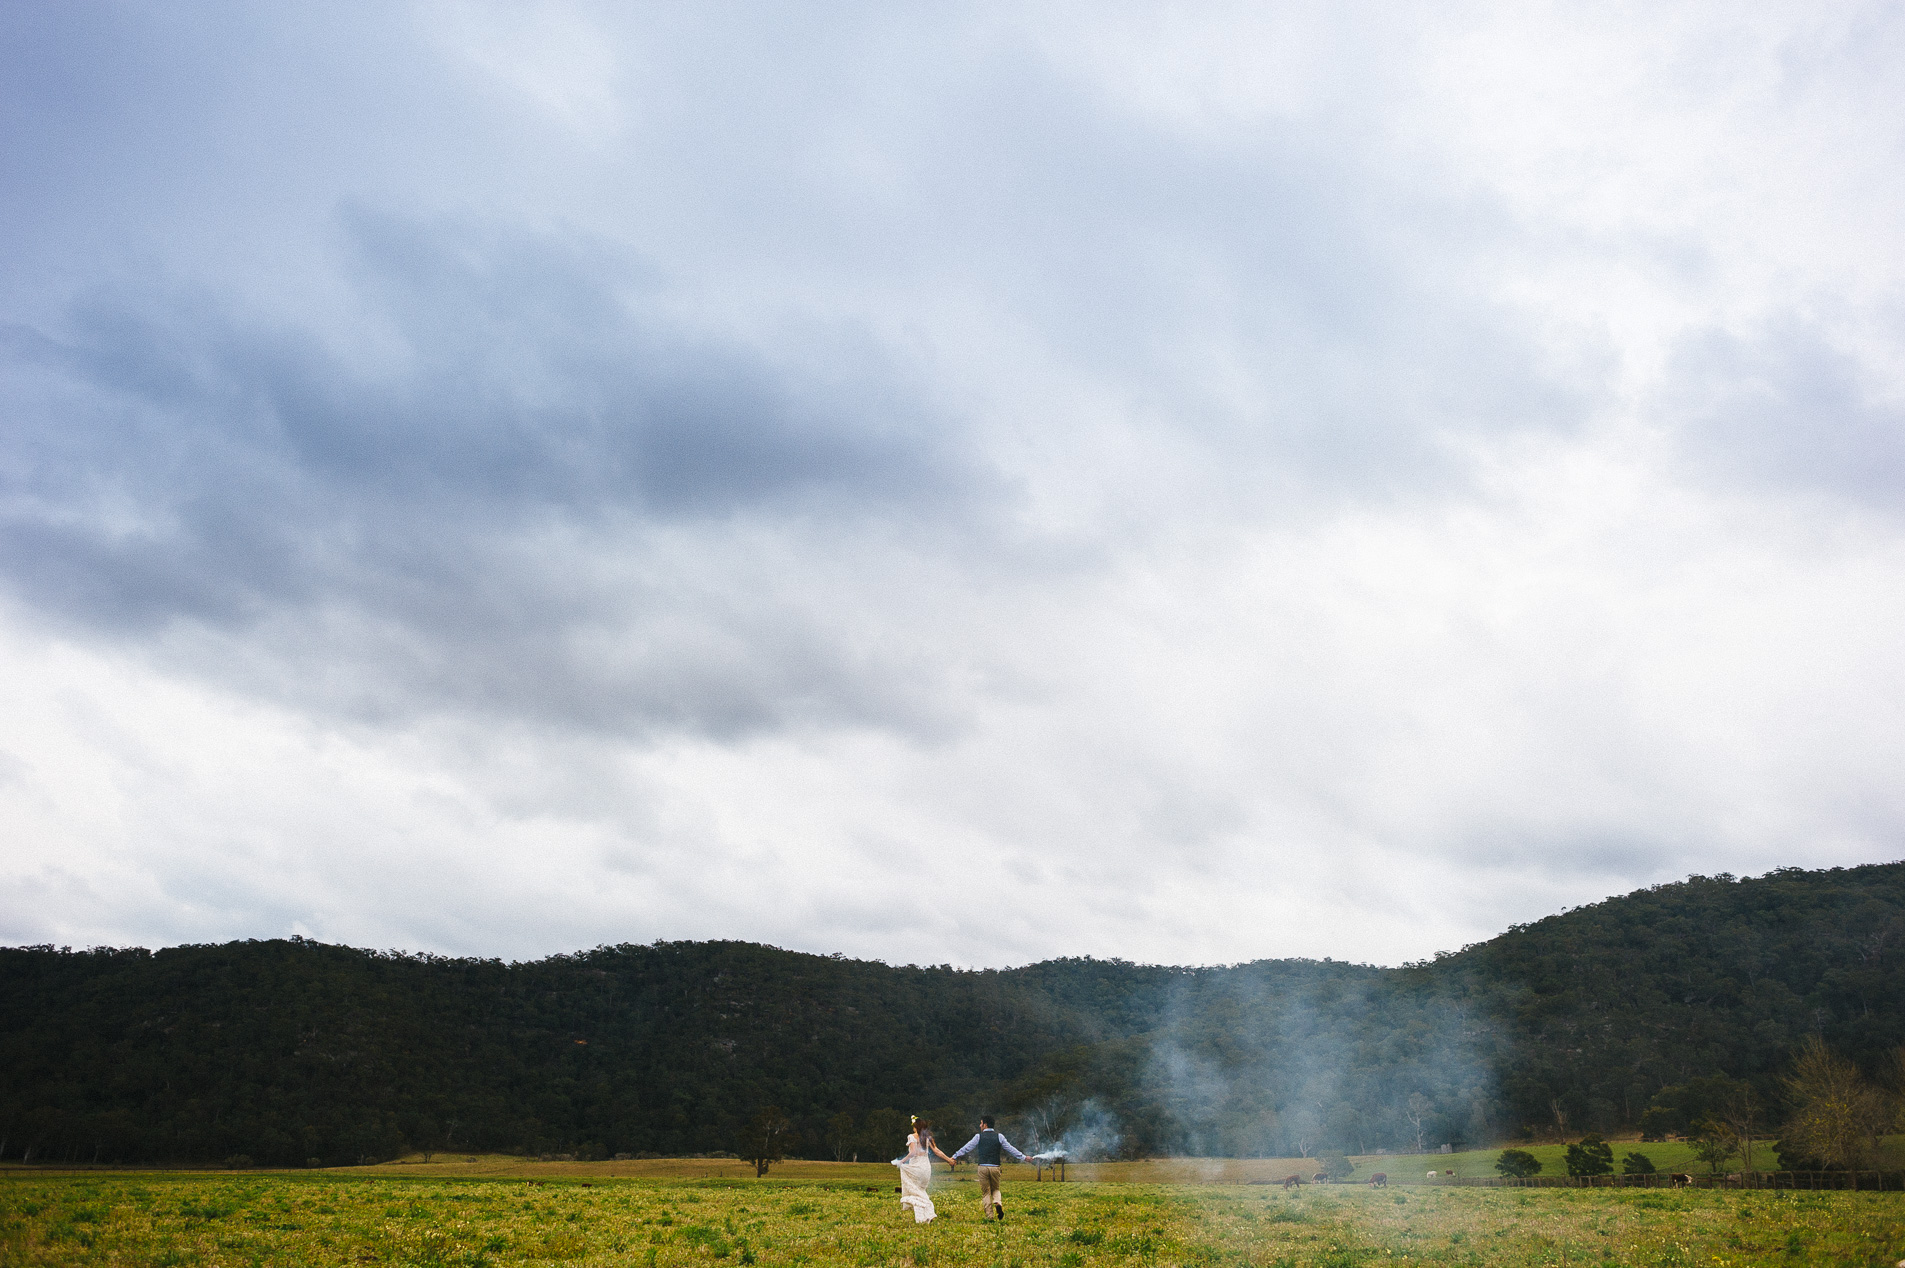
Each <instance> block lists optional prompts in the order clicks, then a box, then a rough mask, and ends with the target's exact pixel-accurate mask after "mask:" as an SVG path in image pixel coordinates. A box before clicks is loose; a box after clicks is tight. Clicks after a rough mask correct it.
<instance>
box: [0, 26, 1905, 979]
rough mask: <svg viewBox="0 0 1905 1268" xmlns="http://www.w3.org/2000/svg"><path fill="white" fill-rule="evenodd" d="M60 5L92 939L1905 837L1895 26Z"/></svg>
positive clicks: (1248, 952) (18, 365)
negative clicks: (435, 883)
mask: <svg viewBox="0 0 1905 1268" xmlns="http://www.w3.org/2000/svg"><path fill="white" fill-rule="evenodd" d="M0 22H4V23H6V36H7V37H6V38H4V39H0V126H3V127H4V128H5V129H6V131H7V134H8V135H9V136H10V137H13V138H17V141H18V143H17V144H13V145H9V146H7V147H5V148H4V150H0V222H4V223H6V224H7V225H8V247H7V251H8V266H9V267H8V268H7V269H6V270H5V271H4V272H3V273H0V277H4V281H0V419H4V423H3V424H0V426H3V427H4V431H3V432H0V649H5V654H6V655H8V656H10V657H12V658H13V661H14V664H12V665H10V666H9V668H12V669H14V670H15V672H13V673H10V674H8V675H6V676H5V678H6V681H5V682H4V683H0V693H4V698H0V748H4V750H5V751H8V752H13V753H17V754H21V755H23V757H24V758H25V759H26V761H27V764H26V766H25V767H24V768H23V769H22V770H16V771H14V772H13V773H12V776H11V778H9V779H8V780H7V781H5V782H4V783H0V813H4V814H5V815H6V816H7V817H8V826H9V827H10V828H11V829H12V832H11V835H12V837H13V838H14V839H19V840H34V841H44V842H47V844H46V845H45V846H44V848H43V849H40V850H39V852H37V853H29V854H26V855H23V856H22V858H21V860H20V861H18V862H16V863H13V864H11V865H10V866H11V867H12V868H13V870H11V871H0V885H5V886H6V887H7V888H6V890H5V892H7V893H10V894H14V895H15V896H16V897H19V898H20V901H21V902H23V903H25V902H30V903H32V904H34V905H35V910H36V911H37V912H39V913H40V914H38V915H36V916H35V917H34V919H35V920H36V921H38V922H39V923H37V924H35V925H34V928H35V930H36V931H41V932H36V933H35V935H34V936H36V937H38V936H48V937H61V938H68V937H70V938H74V939H80V940H83V939H85V938H87V937H95V938H100V939H108V938H119V937H137V936H142V935H140V934H139V933H138V931H139V930H158V931H160V935H162V936H165V937H171V936H174V934H175V933H176V934H177V936H186V934H185V933H178V931H181V930H184V931H188V932H189V933H190V936H194V937H210V936H217V935H218V931H220V930H226V931H229V932H232V933H265V932H282V931H283V930H282V929H281V928H280V926H282V925H283V924H285V923H286V922H287V921H290V922H292V923H295V924H297V925H299V926H300V931H301V932H305V933H309V934H312V935H315V936H340V937H348V938H351V939H353V940H358V941H370V942H376V943H384V944H388V943H404V942H408V943H410V944H422V945H429V946H433V947H437V948H440V949H455V950H464V951H475V952H484V953H490V952H493V951H494V950H496V949H497V948H507V949H508V950H509V951H510V952H511V953H524V954H527V953H535V952H539V951H550V950H559V949H562V948H563V947H564V946H567V945H570V944H572V943H574V942H576V941H586V940H588V939H591V938H600V939H606V940H611V941H613V940H621V939H625V938H636V939H641V938H644V937H648V936H715V935H718V936H752V937H764V938H769V939H772V940H777V941H781V942H784V943H787V944H790V945H797V946H805V947H812V948H814V949H819V950H824V951H832V950H836V949H845V950H850V951H853V952H855V953H860V954H877V955H880V956H882V957H883V958H893V959H901V958H906V957H908V956H914V957H918V958H923V959H927V960H933V961H937V960H939V959H943V958H945V957H946V956H948V955H955V956H959V957H962V958H963V959H965V960H966V961H968V962H998V961H999V960H1000V959H1001V958H1002V957H1005V958H1029V957H1032V956H1036V955H1042V954H1054V953H1072V952H1078V951H1089V952H1092V953H1095V954H1114V955H1127V956H1134V957H1151V958H1196V959H1228V960H1240V959H1248V958H1253V957H1256V956H1259V955H1266V954H1288V953H1309V954H1331V955H1339V956H1341V955H1352V956H1360V957H1368V958H1387V959H1400V958H1407V957H1411V956H1420V955H1423V954H1427V953H1428V952H1430V951H1432V950H1434V949H1436V948H1437V947H1441V946H1449V945H1456V944H1459V943H1460V942H1463V941H1470V940H1474V939H1475V938H1477V937H1479V936H1484V935H1486V934H1487V933H1489V932H1491V931H1492V930H1493V929H1494V928H1498V927H1499V926H1500V925H1501V924H1504V923H1506V922H1507V921H1508V920H1510V919H1526V918H1529V917H1532V916H1536V915H1539V914H1541V912H1542V910H1544V909H1545V907H1546V906H1553V905H1560V904H1565V903H1572V902H1579V901H1585V900H1588V899H1592V898H1597V897H1600V896H1602V895H1603V894H1605V893H1607V892H1610V891H1611V890H1615V889H1618V888H1621V887H1624V886H1629V885H1635V884H1642V883H1647V882H1651V881H1655V880H1659V879H1664V878H1666V877H1669V876H1672V875H1675V874H1678V873H1679V872H1680V871H1683V870H1687V871H1691V870H1702V871H1711V870H1730V871H1735V872H1742V873H1744V872H1749V871H1752V870H1756V869H1757V868H1760V867H1765V866H1772V865H1775V864H1780V863H1794V862H1801V863H1803V862H1810V861H1827V860H1830V861H1834V862H1857V861H1864V860H1866V859H1870V858H1873V857H1878V856H1880V855H1882V854H1884V853H1885V852H1886V851H1889V850H1892V849H1894V848H1895V847H1894V846H1893V845H1892V844H1891V843H1892V842H1894V841H1895V840H1896V833H1897V828H1898V825H1899V823H1900V822H1901V820H1900V819H1899V814H1898V809H1897V805H1896V798H1895V797H1894V796H1892V794H1891V793H1890V791H1889V790H1890V789H1891V788H1892V786H1893V785H1894V784H1895V780H1893V779H1892V776H1891V773H1890V771H1889V769H1885V768H1883V766H1882V764H1881V763H1878V762H1877V761H1876V760H1875V759H1873V758H1872V757H1871V756H1870V755H1872V754H1875V753H1876V754H1883V753H1887V752H1891V751H1895V750H1896V747H1897V743H1898V742H1900V740H1901V738H1902V737H1900V736H1899V735H1898V734H1897V726H1896V724H1895V722H1894V721H1892V719H1893V718H1894V717H1896V716H1897V715H1896V712H1895V711H1894V712H1887V710H1886V702H1888V701H1893V700H1896V699H1897V697H1898V695H1899V693H1900V692H1901V690H1905V684H1902V683H1901V681H1900V679H1899V677H1898V671H1897V670H1896V669H1895V668H1894V666H1896V665H1897V664H1899V663H1901V662H1900V658H1898V657H1897V656H1896V654H1895V653H1896V649H1895V648H1894V647H1892V646H1890V640H1889V638H1888V636H1886V635H1885V634H1884V633H1882V632H1883V631H1888V630H1891V629H1895V628H1897V626H1898V623H1899V620H1901V619H1905V614H1902V613H1899V612H1898V611H1896V606H1897V605H1896V604H1895V603H1894V602H1893V601H1892V600H1891V599H1890V598H1889V596H1890V595H1892V594H1895V593H1905V587H1901V586H1900V585H1899V584H1898V582H1899V577H1898V575H1897V573H1898V569H1897V564H1896V559H1897V557H1898V556H1897V554H1896V550H1895V547H1896V532H1897V531H1898V530H1897V528H1896V525H1895V524H1893V520H1895V518H1896V517H1891V518H1890V519H1888V518H1887V517H1885V516H1879V517H1872V516H1870V515H1869V511H1870V510H1871V508H1872V507H1874V506H1879V507H1885V508H1893V507H1895V505H1896V499H1897V492H1896V491H1897V489H1898V488H1899V487H1900V481H1899V479H1898V476H1899V475H1900V472H1899V464H1900V454H1899V435H1900V428H1899V419H1898V416H1897V410H1896V408H1895V406H1896V401H1895V400H1894V397H1895V395H1896V393H1895V391H1894V390H1893V389H1892V387H1891V385H1892V384H1894V383H1896V382H1898V381H1899V378H1898V365H1897V363H1896V356H1895V351H1893V349H1895V346H1896V342H1897V341H1896V339H1895V337H1894V336H1895V333H1896V298H1895V297H1896V294H1897V287H1898V278H1897V276H1896V269H1895V267H1894V265H1893V263H1892V261H1894V260H1895V259H1896V251H1895V250H1894V249H1893V248H1894V246H1895V242H1894V238H1895V236H1896V233H1897V230H1896V228H1895V221H1896V216H1895V214H1893V213H1894V212H1895V207H1896V202H1897V194H1898V192H1899V190H1898V182H1899V179H1900V178H1899V177H1897V176H1896V174H1895V173H1896V171H1897V166H1898V165H1897V164H1896V163H1895V162H1893V161H1892V159H1893V158H1895V156H1894V155H1891V153H1890V150H1889V149H1887V148H1886V147H1887V146H1888V145H1889V142H1888V141H1887V140H1886V138H1887V137H1890V136H1893V135H1895V134H1896V130H1897V127H1898V126H1899V123H1900V120H1901V116H1902V115H1905V109H1902V108H1901V107H1900V106H1899V105H1898V103H1897V102H1896V100H1895V98H1896V94H1895V93H1892V92H1890V91H1889V89H1890V80H1889V78H1888V70H1889V68H1890V67H1891V66H1892V65H1894V64H1895V63H1896V60H1897V59H1896V58H1895V57H1890V56H1888V55H1886V53H1885V50H1887V49H1890V48H1892V47H1894V46H1895V44H1896V41H1897V39H1898V38H1899V36H1900V34H1901V32H1905V26H1901V24H1899V23H1898V22H1897V21H1896V19H1894V18H1892V17H1890V16H1889V15H1888V14H1887V13H1885V12H1883V11H1882V10H1881V8H1880V7H1879V6H1865V7H1864V8H1862V9H1860V8H1859V7H1857V6H1855V11H1854V12H1850V13H1846V14H1834V15H1827V16H1824V17H1819V18H1817V19H1816V20H1814V19H1808V20H1807V21H1805V22H1801V21H1799V20H1798V19H1796V18H1794V17H1793V16H1792V15H1779V14H1775V15H1772V16H1769V17H1768V18H1767V19H1766V20H1765V21H1764V23H1763V24H1761V25H1757V26H1754V27H1752V28H1751V29H1750V30H1744V31H1743V30H1741V29H1740V28H1739V24H1738V23H1737V21H1736V15H1735V14H1733V13H1732V12H1731V11H1728V10H1725V9H1724V8H1722V7H1719V6H1714V7H1712V8H1710V9H1705V10H1701V9H1697V8H1696V9H1695V10H1693V11H1690V12H1689V13H1688V14H1687V15H1686V16H1685V19H1684V21H1682V22H1676V23H1674V24H1665V23H1656V22H1654V21H1651V20H1648V19H1646V18H1645V16H1644V15H1643V17H1641V18H1637V19H1635V20H1634V21H1631V22H1629V23H1626V24H1622V25H1620V26H1619V28H1618V29H1615V28H1614V26H1613V25H1612V24H1604V23H1603V24H1596V23H1591V22H1577V21H1576V20H1574V19H1573V18H1572V17H1570V16H1569V15H1561V14H1548V15H1539V16H1525V15H1524V16H1523V17H1520V18H1515V19H1513V20H1509V19H1506V18H1497V17H1495V16H1492V15H1487V14H1479V13H1476V14H1467V15H1460V16H1451V15H1450V14H1448V13H1447V12H1446V11H1444V10H1442V9H1436V8H1431V7H1427V6H1425V7H1423V8H1421V9H1419V10H1410V9H1408V8H1406V7H1405V8H1403V9H1396V8H1394V7H1393V6H1389V7H1385V8H1384V9H1382V10H1381V12H1379V13H1378V12H1374V11H1372V12H1369V13H1362V14H1352V15H1347V16H1346V15H1345V14H1343V13H1342V12H1341V11H1340V10H1337V9H1331V8H1328V7H1322V6H1319V7H1318V8H1317V9H1315V10H1314V11H1308V10H1303V9H1301V8H1296V9H1291V8H1288V7H1285V8H1281V9H1279V10H1277V11H1276V12H1274V13H1269V12H1264V13H1258V12H1255V11H1245V10H1239V11H1233V12H1225V13H1221V14H1220V13H1208V14H1196V15H1188V14H1185V15H1176V16H1166V15H1161V14H1159V13H1157V12H1155V11H1154V10H1152V9H1147V8H1145V7H1143V6H1130V7H1128V8H1120V7H1119V6H1116V5H1112V6H1109V7H1106V6H1092V7H1091V8H1090V9H1088V10H1087V9H1081V10H1078V11H1067V10H1064V9H1049V10H1043V11H1040V12H1039V13H1036V14H1032V13H1029V12H1007V11H992V12H984V11H981V12H961V13H957V14H954V13H950V12H949V13H943V14H939V13H936V14H922V13H918V12H912V11H906V10H900V9H892V8H869V9H865V10H859V11H855V10H851V9H849V10H838V11H832V12H830V13H829V14H826V15H822V16H815V15H811V14H800V13H794V12H791V11H790V12H788V13H783V14H767V13H763V12H762V11H761V10H759V8H758V7H735V8H733V9H726V8H722V7H720V6H714V7H709V6H700V7H696V8H693V9H682V8H680V7H678V6H676V7H667V6H656V7H654V8H651V9H647V10H639V11H631V10H627V9H624V8H622V7H619V6H601V5H591V4H587V3H573V4H570V3H560V2H553V0H552V3H549V4H547V5H543V6H539V7H536V8H534V9H525V8H522V7H519V6H513V5H494V6H486V5H483V4H471V5H459V6H448V5H436V4H430V3H424V4H420V5H418V6H416V7H413V8H409V9H403V10H393V9H391V8H390V7H389V6H387V5H364V6H355V7H353V6H348V5H347V6H342V7H338V6H331V7H327V8H326V9H325V10H324V11H323V12H321V13H320V12H317V11H313V12H312V13H309V14H305V13H301V12H300V13H293V12H290V11H284V12H262V11H258V10H256V9H252V8H246V7H244V6H235V5H221V4H213V3H206V4H188V5H174V6H169V7H167V8H165V9H163V10H159V9H151V10H127V9H111V8H88V7H85V6H73V5H66V6H40V7H38V8H21V7H18V6H16V8H15V9H14V10H12V11H9V12H8V13H7V14H6V15H5V17H4V18H0ZM1687 67H1699V68H1701V70H1700V77H1698V78H1689V77H1688V76H1687V75H1685V74H1684V73H1683V72H1684V71H1685V68H1687ZM1676 68H1678V69H1676ZM1714 84H1727V85H1730V86H1731V87H1730V88H1729V91H1728V94H1727V95H1726V96H1725V97H1724V99H1722V98H1720V97H1717V96H1716V95H1715V94H1714V92H1713V90H1712V85H1714ZM1663 438H1664V439H1663ZM1875 520H1876V521H1878V522H1877V523H1874V521H1875ZM1848 524H1856V525H1858V529H1857V531H1856V532H1852V531H1847V529H1846V525H1848ZM1888 525H1891V526H1888ZM96 716H104V717H109V718H112V719H114V720H115V723H116V725H117V727H118V729H117V730H115V731H114V732H113V734H114V735H115V736H116V737H118V738H116V739H115V740H114V741H113V743H110V744H102V743H100V742H99V741H98V738H97V736H98V733H99V728H98V727H96V726H95V725H94V723H93V722H92V721H89V719H91V718H94V717H96ZM1795 719H1803V726H1797V725H1796V724H1795ZM314 790H316V791H314ZM1742 807H1746V808H1744V809H1743V808H1742ZM129 825H132V826H129ZM340 840H367V841H377V842H380V843H382V844H381V845H380V846H379V848H378V850H376V851H370V852H367V853H363V854H354V855H351V856H350V857H349V858H348V859H347V860H345V861H336V859H335V858H334V850H335V843H336V842H338V841H340ZM232 842H239V843H242V846H243V848H239V847H238V846H232V845H231V843H232ZM218 843H224V844H218ZM1796 843H1797V844H1796ZM227 846H230V848H226V847H227ZM36 848H38V847H36ZM69 856H70V861H69ZM524 859H530V860H533V861H534V862H533V863H531V864H525V863H523V862H522V860H524ZM452 867H460V868H467V875H466V876H465V877H464V879H463V881H462V883H461V884H460V886H459V887H458V888H457V889H456V898H455V905H456V907H457V908H458V910H457V911H456V912H445V911H443V910H436V909H432V908H431V906H430V903H429V900H428V898H427V896H426V895H427V893H428V890H429V887H428V885H427V884H420V883H418V881H417V879H416V878H417V877H419V876H426V877H427V876H429V875H431V874H435V873H440V872H442V871H444V870H447V869H450V868H452ZM61 869H65V870H61ZM975 875H983V876H987V877H998V878H1001V879H999V880H998V881H997V882H996V884H997V886H998V887H999V888H1000V890H1001V891H1002V892H1001V895H1000V897H1001V903H1000V910H998V911H994V912H990V913H988V912H986V911H980V910H978V909H976V908H975V909H970V910H969V909H967V908H965V907H962V906H959V905H957V904H952V903H935V904H933V907H932V911H931V913H930V918H925V917H922V918H919V919H911V920H909V919H903V918H900V917H899V916H898V915H897V913H913V912H915V911H916V909H917V908H918V906H919V905H920V904H921V898H920V896H921V895H922V894H935V895H937V894H955V893H956V894H964V893H967V892H968V891H969V889H970V888H971V882H972V878H973V877H974V876H975ZM285 876H296V877H298V878H299V879H298V881H297V883H296V885H294V886H293V885H289V884H288V883H287V882H285V881H284V880H283V879H282V878H283V877H285ZM153 894H159V895H162V896H164V895H169V897H161V898H158V899H151V898H150V897H149V896H150V895H153ZM62 895H64V897H62ZM22 896H23V897H22ZM195 899H198V900H202V901H198V902H196V903H195V901H194V900H195ZM154 903H157V906H154V905H153V904H154ZM168 913H169V914H168ZM221 922H222V923H221ZM1344 929H1353V930H1354V931H1355V935H1354V938H1353V939H1351V941H1353V944H1354V945H1344V935H1343V932H1342V931H1343V930H1344ZM62 930H81V931H84V930H91V931H94V932H92V933H86V932H62ZM160 935H154V936H160Z"/></svg>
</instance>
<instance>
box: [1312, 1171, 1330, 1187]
mask: <svg viewBox="0 0 1905 1268" xmlns="http://www.w3.org/2000/svg"><path fill="white" fill-rule="evenodd" d="M1329 1182H1330V1173H1329V1172H1327V1171H1319V1172H1317V1173H1316V1174H1315V1175H1313V1176H1311V1177H1310V1183H1311V1184H1328V1183H1329Z"/></svg>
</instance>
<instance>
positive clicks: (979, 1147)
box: [972, 1127, 1005, 1167]
mask: <svg viewBox="0 0 1905 1268" xmlns="http://www.w3.org/2000/svg"><path fill="white" fill-rule="evenodd" d="M972 1160H973V1161H974V1162H976V1163H978V1164H979V1165H980V1166H982V1167H996V1166H998V1165H999V1164H1000V1163H1002V1162H1003V1161H1005V1151H1004V1150H1002V1149H1000V1148H999V1133H998V1132H995V1131H993V1130H992V1129H991V1128H990V1127H987V1128H985V1129H984V1130H982V1131H981V1132H980V1133H979V1143H978V1144H976V1145H974V1146H973V1147H972Z"/></svg>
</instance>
